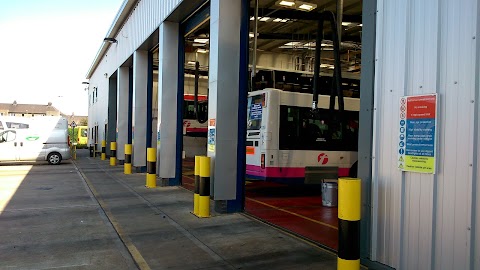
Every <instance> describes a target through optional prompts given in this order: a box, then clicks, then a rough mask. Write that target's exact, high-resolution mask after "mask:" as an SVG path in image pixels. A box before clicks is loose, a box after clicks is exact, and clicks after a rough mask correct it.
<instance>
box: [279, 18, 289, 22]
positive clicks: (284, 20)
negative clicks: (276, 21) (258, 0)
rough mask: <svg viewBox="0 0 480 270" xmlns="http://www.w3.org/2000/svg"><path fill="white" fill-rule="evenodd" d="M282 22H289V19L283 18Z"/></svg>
mask: <svg viewBox="0 0 480 270" xmlns="http://www.w3.org/2000/svg"><path fill="white" fill-rule="evenodd" d="M280 22H283V23H284V22H288V20H287V19H283V20H281V21H280Z"/></svg>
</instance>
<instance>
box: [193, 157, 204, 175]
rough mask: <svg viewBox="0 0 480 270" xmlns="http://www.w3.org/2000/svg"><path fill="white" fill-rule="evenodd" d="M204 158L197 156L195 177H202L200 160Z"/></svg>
mask: <svg viewBox="0 0 480 270" xmlns="http://www.w3.org/2000/svg"><path fill="white" fill-rule="evenodd" d="M201 157H202V156H195V170H194V174H193V175H200V158H201Z"/></svg>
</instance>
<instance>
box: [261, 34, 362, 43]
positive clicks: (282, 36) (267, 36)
mask: <svg viewBox="0 0 480 270" xmlns="http://www.w3.org/2000/svg"><path fill="white" fill-rule="evenodd" d="M315 37H316V35H313V34H282V33H260V34H258V39H277V40H312V41H313V40H315ZM324 39H326V40H332V35H331V34H325V35H324ZM342 41H351V42H358V43H360V42H361V39H360V36H344V37H343V38H342Z"/></svg>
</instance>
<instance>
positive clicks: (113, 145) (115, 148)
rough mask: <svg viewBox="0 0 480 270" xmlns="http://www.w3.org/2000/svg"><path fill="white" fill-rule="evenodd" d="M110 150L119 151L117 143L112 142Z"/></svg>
mask: <svg viewBox="0 0 480 270" xmlns="http://www.w3.org/2000/svg"><path fill="white" fill-rule="evenodd" d="M110 149H111V150H117V142H111V143H110Z"/></svg>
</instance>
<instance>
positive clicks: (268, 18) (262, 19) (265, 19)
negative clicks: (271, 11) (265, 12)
mask: <svg viewBox="0 0 480 270" xmlns="http://www.w3.org/2000/svg"><path fill="white" fill-rule="evenodd" d="M268 20H270V17H263V18H261V19H260V21H261V22H266V21H268Z"/></svg>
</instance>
